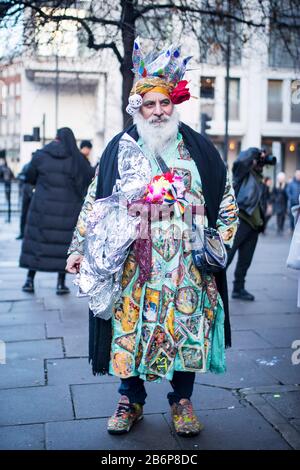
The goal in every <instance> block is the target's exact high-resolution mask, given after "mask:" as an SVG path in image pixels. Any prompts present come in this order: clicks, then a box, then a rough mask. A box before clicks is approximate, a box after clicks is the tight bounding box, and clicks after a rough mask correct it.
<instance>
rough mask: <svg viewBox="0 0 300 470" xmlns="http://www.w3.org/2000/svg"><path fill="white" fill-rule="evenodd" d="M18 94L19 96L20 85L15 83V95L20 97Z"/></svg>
mask: <svg viewBox="0 0 300 470" xmlns="http://www.w3.org/2000/svg"><path fill="white" fill-rule="evenodd" d="M20 94H21V83H20V82H17V83H16V95H17V96H20Z"/></svg>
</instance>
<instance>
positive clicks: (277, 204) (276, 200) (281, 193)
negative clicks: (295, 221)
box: [271, 171, 288, 234]
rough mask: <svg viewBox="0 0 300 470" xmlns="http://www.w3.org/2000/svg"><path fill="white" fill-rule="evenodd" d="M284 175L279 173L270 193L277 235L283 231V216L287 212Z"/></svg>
mask: <svg viewBox="0 0 300 470" xmlns="http://www.w3.org/2000/svg"><path fill="white" fill-rule="evenodd" d="M285 182H286V177H285V173H283V171H281V172H280V173H278V175H277V178H276V186H275V188H274V189H273V191H272V195H271V200H272V204H273V214H275V215H276V222H277V233H278V234H282V233H283V230H284V222H285V216H286V212H287V205H288V196H287V191H286V184H285Z"/></svg>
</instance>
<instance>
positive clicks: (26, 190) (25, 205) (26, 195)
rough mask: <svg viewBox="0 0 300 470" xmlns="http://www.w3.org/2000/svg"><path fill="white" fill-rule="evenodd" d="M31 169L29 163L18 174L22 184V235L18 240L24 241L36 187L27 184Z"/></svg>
mask: <svg viewBox="0 0 300 470" xmlns="http://www.w3.org/2000/svg"><path fill="white" fill-rule="evenodd" d="M28 168H29V163H26V165H24V166H23V168H22V170H21V172H20V173H19V174H18V176H17V178H18V180H19V182H20V186H21V189H20V193H21V200H22V203H21V204H22V205H21V217H20V234H19V235H18V237H17V238H16V240H22V239H23V238H24V231H25V224H26V220H27V214H28V209H29V206H30V202H31V198H32V195H33V190H34V186H33V185H32V184H30V183H27V182H26V174H27V170H28Z"/></svg>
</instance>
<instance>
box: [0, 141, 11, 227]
mask: <svg viewBox="0 0 300 470" xmlns="http://www.w3.org/2000/svg"><path fill="white" fill-rule="evenodd" d="M13 179H14V174H13V172H12V170H11V169H10V168H9V166H8V165H7V161H6V157H5V150H2V151H1V153H0V182H2V183H4V193H5V199H6V202H7V219H6V222H10V219H11V182H12V180H13Z"/></svg>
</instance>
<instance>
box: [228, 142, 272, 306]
mask: <svg viewBox="0 0 300 470" xmlns="http://www.w3.org/2000/svg"><path fill="white" fill-rule="evenodd" d="M266 157H267V154H266V153H265V152H264V151H262V150H260V149H258V148H256V147H250V148H249V149H247V150H245V151H242V152H241V153H240V154H239V156H238V158H237V159H236V161H235V162H234V164H233V169H232V172H233V185H234V189H235V193H236V197H237V203H238V206H239V219H240V224H239V228H238V231H237V234H236V237H235V240H234V243H233V247H232V248H231V250H230V251H229V254H228V263H227V268H228V267H229V266H230V264H231V262H232V260H233V258H234V255H235V253H236V252H237V251H238V260H237V264H236V268H235V272H234V282H233V292H232V298H233V299H240V300H247V301H253V300H254V299H255V298H254V295H253V294H251V293H250V292H248V291H247V290H246V289H245V280H246V275H247V271H248V269H249V267H250V265H251V262H252V258H253V255H254V251H255V247H256V244H257V240H258V235H259V233H262V232H263V230H264V225H265V214H266V208H267V198H268V190H267V186H266V185H265V184H264V182H263V175H262V171H263V167H264V164H265V159H266Z"/></svg>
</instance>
